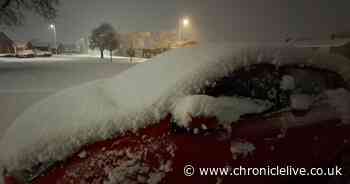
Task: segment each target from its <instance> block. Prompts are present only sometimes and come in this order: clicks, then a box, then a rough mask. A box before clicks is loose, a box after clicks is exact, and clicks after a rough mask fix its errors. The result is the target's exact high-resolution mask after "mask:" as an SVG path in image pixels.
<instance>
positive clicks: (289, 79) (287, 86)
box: [280, 75, 295, 90]
mask: <svg viewBox="0 0 350 184" xmlns="http://www.w3.org/2000/svg"><path fill="white" fill-rule="evenodd" d="M280 88H281V89H283V90H293V89H294V88H295V80H294V77H293V76H290V75H284V76H283V77H282V80H281V84H280Z"/></svg>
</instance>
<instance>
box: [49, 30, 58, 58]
mask: <svg viewBox="0 0 350 184" xmlns="http://www.w3.org/2000/svg"><path fill="white" fill-rule="evenodd" d="M50 29H51V30H52V31H53V42H54V49H55V53H56V54H57V43H56V42H57V40H56V39H57V37H56V36H57V35H56V25H55V24H50Z"/></svg>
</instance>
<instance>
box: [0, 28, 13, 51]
mask: <svg viewBox="0 0 350 184" xmlns="http://www.w3.org/2000/svg"><path fill="white" fill-rule="evenodd" d="M14 52H15V48H14V42H13V41H12V40H11V39H10V38H9V37H8V36H7V35H6V34H5V33H3V32H0V54H9V53H14Z"/></svg>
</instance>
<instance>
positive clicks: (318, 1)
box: [6, 0, 350, 42]
mask: <svg viewBox="0 0 350 184" xmlns="http://www.w3.org/2000/svg"><path fill="white" fill-rule="evenodd" d="M59 11H60V12H59V17H58V18H57V20H56V26H57V37H58V40H59V41H63V42H74V41H76V40H78V39H79V38H80V37H82V36H84V35H88V34H89V32H90V31H91V29H92V28H94V27H96V26H97V25H98V24H100V23H101V22H109V23H111V24H113V25H114V26H115V27H116V28H119V30H120V31H121V32H134V31H168V30H175V26H176V23H177V19H178V18H179V17H180V16H188V17H189V18H190V19H191V23H192V28H193V29H192V30H191V31H192V32H194V33H196V34H197V35H200V37H201V39H203V40H221V41H222V40H232V41H256V40H260V41H261V40H280V39H282V38H284V37H286V35H290V36H293V37H296V36H297V37H311V36H320V35H325V36H326V35H329V34H330V33H331V32H335V31H350V0H61V6H60V7H59ZM48 24H49V22H47V21H45V20H43V19H41V18H39V17H37V16H35V15H32V14H28V16H27V19H26V23H25V25H23V26H21V27H16V28H12V29H8V30H6V32H7V33H8V34H9V35H10V36H11V37H13V38H14V39H16V40H30V39H34V38H39V39H41V40H47V41H50V40H51V39H52V33H51V32H50V31H49V30H48Z"/></svg>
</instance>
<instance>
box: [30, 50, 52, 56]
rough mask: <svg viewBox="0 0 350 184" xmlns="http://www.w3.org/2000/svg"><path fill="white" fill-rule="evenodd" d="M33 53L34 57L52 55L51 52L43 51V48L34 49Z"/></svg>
mask: <svg viewBox="0 0 350 184" xmlns="http://www.w3.org/2000/svg"><path fill="white" fill-rule="evenodd" d="M34 53H35V56H36V57H51V56H52V52H50V51H43V50H39V49H35V50H34Z"/></svg>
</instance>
